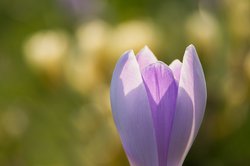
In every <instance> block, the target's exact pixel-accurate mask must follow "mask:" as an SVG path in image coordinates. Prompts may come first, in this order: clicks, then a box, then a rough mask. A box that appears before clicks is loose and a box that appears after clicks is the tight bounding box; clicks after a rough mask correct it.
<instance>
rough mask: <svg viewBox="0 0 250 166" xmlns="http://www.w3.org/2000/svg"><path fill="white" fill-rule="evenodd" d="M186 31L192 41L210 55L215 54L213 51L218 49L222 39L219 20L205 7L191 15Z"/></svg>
mask: <svg viewBox="0 0 250 166" xmlns="http://www.w3.org/2000/svg"><path fill="white" fill-rule="evenodd" d="M186 33H187V37H188V40H189V41H190V42H191V43H195V44H196V45H197V47H199V49H201V50H204V51H205V52H206V53H207V54H209V55H213V54H212V52H211V51H214V50H216V49H217V46H218V44H219V41H220V33H219V25H218V22H217V20H216V19H215V18H214V17H213V16H212V15H211V14H210V13H209V12H207V11H205V10H203V9H200V11H199V12H196V13H194V14H192V15H191V16H189V18H188V19H187V21H186Z"/></svg>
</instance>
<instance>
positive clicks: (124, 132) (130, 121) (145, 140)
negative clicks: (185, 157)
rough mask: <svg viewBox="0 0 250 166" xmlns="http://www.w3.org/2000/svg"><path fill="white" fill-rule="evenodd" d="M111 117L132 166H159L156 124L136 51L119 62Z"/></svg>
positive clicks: (111, 92) (113, 82)
mask: <svg viewBox="0 0 250 166" xmlns="http://www.w3.org/2000/svg"><path fill="white" fill-rule="evenodd" d="M110 95H111V96H110V98H111V106H112V113H113V117H114V120H115V123H116V127H117V129H118V132H119V134H120V137H121V140H122V144H123V147H124V149H125V152H126V154H127V157H128V159H129V162H130V165H131V166H152V165H155V166H158V158H157V144H156V139H155V132H154V127H153V120H152V115H151V111H150V105H149V102H148V98H147V93H146V89H145V86H144V83H143V80H142V77H141V73H140V68H139V65H138V63H137V60H136V57H135V55H134V53H133V51H128V52H126V53H125V54H124V55H123V56H122V57H121V58H120V60H119V61H118V63H117V65H116V67H115V70H114V73H113V77H112V81H111V90H110Z"/></svg>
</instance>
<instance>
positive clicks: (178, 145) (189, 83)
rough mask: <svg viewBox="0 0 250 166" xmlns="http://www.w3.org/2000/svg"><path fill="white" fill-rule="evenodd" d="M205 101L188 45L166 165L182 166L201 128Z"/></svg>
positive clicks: (199, 73)
mask: <svg viewBox="0 0 250 166" xmlns="http://www.w3.org/2000/svg"><path fill="white" fill-rule="evenodd" d="M206 98H207V91H206V83H205V77H204V73H203V69H202V66H201V63H200V60H199V58H198V55H197V53H196V51H195V48H194V46H193V45H190V46H189V47H187V49H186V51H185V54H184V57H183V63H182V67H181V74H180V81H179V90H178V97H177V108H176V116H175V119H174V124H173V130H172V131H173V132H172V134H171V141H170V148H169V159H170V160H168V165H178V166H179V165H182V163H183V161H184V159H185V157H186V155H187V153H188V151H189V149H190V147H191V145H192V143H193V141H194V139H195V137H196V135H197V133H198V130H199V127H200V125H201V121H202V119H203V115H204V111H205V105H206Z"/></svg>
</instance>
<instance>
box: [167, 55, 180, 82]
mask: <svg viewBox="0 0 250 166" xmlns="http://www.w3.org/2000/svg"><path fill="white" fill-rule="evenodd" d="M181 66H182V63H181V62H180V61H179V60H178V59H176V60H174V61H173V62H172V63H171V64H170V65H169V68H170V69H171V70H172V72H173V74H174V79H175V81H176V82H177V85H179V80H180V75H181Z"/></svg>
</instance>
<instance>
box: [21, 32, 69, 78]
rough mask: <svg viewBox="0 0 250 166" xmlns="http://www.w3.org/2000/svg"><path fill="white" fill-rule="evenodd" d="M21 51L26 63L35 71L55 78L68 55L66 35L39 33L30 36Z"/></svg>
mask: <svg viewBox="0 0 250 166" xmlns="http://www.w3.org/2000/svg"><path fill="white" fill-rule="evenodd" d="M23 49H24V54H25V59H26V61H27V63H28V64H29V65H30V66H31V67H32V68H33V69H34V70H35V71H38V72H45V73H46V74H48V75H49V76H50V77H57V76H58V75H59V74H60V72H61V67H62V63H63V60H64V58H65V56H66V55H67V54H68V50H69V43H68V38H67V35H66V34H65V33H63V32H61V31H41V32H38V33H36V34H34V35H33V36H31V37H30V38H29V39H28V40H27V41H26V42H25V44H24V47H23Z"/></svg>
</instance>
